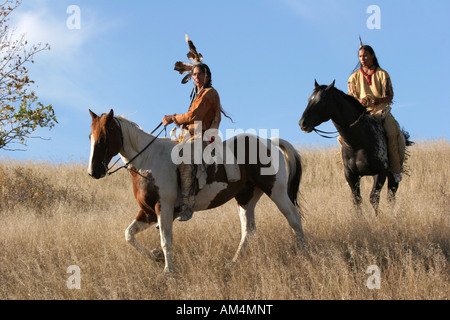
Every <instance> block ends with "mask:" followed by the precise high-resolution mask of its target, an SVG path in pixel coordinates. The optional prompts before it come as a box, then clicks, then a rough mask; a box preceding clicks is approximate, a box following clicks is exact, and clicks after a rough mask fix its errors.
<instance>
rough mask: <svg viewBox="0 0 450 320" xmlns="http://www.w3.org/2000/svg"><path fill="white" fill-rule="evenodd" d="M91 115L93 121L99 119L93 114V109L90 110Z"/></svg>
mask: <svg viewBox="0 0 450 320" xmlns="http://www.w3.org/2000/svg"><path fill="white" fill-rule="evenodd" d="M89 113H90V114H91V117H92V120H95V119H97V118H98V116H97V115H96V114H95V113H94V112H92V111H91V109H89Z"/></svg>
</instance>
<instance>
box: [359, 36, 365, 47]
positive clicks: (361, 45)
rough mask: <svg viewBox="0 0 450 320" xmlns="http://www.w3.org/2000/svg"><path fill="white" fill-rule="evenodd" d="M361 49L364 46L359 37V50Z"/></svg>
mask: <svg viewBox="0 0 450 320" xmlns="http://www.w3.org/2000/svg"><path fill="white" fill-rule="evenodd" d="M362 47H364V44H363V42H362V40H361V36H359V48H360V49H361V48H362Z"/></svg>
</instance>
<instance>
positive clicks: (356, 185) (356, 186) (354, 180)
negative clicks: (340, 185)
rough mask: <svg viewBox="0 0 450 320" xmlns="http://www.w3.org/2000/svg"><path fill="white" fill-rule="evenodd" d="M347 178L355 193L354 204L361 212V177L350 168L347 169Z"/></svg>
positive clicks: (353, 193)
mask: <svg viewBox="0 0 450 320" xmlns="http://www.w3.org/2000/svg"><path fill="white" fill-rule="evenodd" d="M345 179H346V180H347V183H348V185H349V186H350V189H351V190H352V195H353V205H354V206H355V208H356V211H357V212H358V213H361V204H362V197H361V187H360V185H361V178H360V176H359V175H357V174H353V173H352V172H351V171H350V170H347V169H345Z"/></svg>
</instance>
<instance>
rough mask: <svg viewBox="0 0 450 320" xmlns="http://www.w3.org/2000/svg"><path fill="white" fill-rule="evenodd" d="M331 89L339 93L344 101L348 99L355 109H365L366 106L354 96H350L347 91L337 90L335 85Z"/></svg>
mask: <svg viewBox="0 0 450 320" xmlns="http://www.w3.org/2000/svg"><path fill="white" fill-rule="evenodd" d="M333 89H334V90H335V91H336V93H337V94H339V95H341V96H342V97H343V98H344V99H345V100H346V101H348V102H349V103H350V104H351V105H353V106H355V108H356V110H357V111H359V112H360V113H362V112H363V111H366V112H367V110H366V107H364V106H363V105H362V104H361V102H359V101H358V99H356V98H355V97H354V96H351V95H349V94H347V93H345V92H344V91H342V90H339V89H338V88H336V87H333Z"/></svg>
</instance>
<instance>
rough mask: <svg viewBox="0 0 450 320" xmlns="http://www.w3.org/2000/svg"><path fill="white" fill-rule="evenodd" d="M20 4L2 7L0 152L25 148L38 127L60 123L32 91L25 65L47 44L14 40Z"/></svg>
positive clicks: (9, 2)
mask: <svg viewBox="0 0 450 320" xmlns="http://www.w3.org/2000/svg"><path fill="white" fill-rule="evenodd" d="M20 4H21V1H19V0H7V1H4V2H3V3H1V4H0V149H3V150H8V151H13V150H18V149H14V148H10V145H11V144H22V145H26V139H27V138H31V137H32V136H31V134H32V133H33V132H34V131H35V130H36V129H38V127H41V128H43V127H49V128H50V129H51V128H53V127H54V126H55V125H56V123H58V121H57V120H56V117H55V112H54V110H53V107H52V105H48V106H44V105H43V104H42V103H41V102H39V101H38V97H37V96H36V94H35V92H34V91H33V88H34V81H33V80H31V79H30V78H29V77H28V70H27V68H26V67H25V65H27V64H29V63H34V56H35V55H36V54H37V53H39V52H41V51H44V50H50V46H49V45H48V44H44V45H43V44H41V43H38V44H36V45H29V44H28V42H27V41H26V40H25V35H21V36H20V37H18V38H17V37H15V35H14V30H10V27H9V26H8V21H9V16H10V14H11V13H12V12H13V11H14V10H15V9H16V8H17V7H19V6H20Z"/></svg>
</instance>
